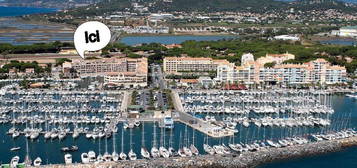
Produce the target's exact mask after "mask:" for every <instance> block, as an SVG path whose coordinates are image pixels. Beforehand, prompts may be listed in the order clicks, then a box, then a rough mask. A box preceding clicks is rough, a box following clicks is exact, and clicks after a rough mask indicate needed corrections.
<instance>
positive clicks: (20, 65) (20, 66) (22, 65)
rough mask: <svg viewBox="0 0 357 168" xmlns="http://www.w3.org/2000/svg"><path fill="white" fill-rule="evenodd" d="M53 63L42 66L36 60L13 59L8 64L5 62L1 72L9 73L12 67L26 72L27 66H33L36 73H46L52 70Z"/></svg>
mask: <svg viewBox="0 0 357 168" xmlns="http://www.w3.org/2000/svg"><path fill="white" fill-rule="evenodd" d="M50 67H51V65H47V67H45V68H42V67H41V66H39V65H38V63H37V62H36V61H33V62H19V61H11V62H10V63H8V64H5V65H4V66H2V68H0V73H9V71H10V69H16V70H18V71H19V72H25V71H26V69H27V68H33V69H34V72H35V73H44V72H51V68H50Z"/></svg>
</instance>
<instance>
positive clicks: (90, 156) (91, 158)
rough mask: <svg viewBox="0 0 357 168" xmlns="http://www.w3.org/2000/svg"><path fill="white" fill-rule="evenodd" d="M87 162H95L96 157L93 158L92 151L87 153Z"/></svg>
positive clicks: (93, 153)
mask: <svg viewBox="0 0 357 168" xmlns="http://www.w3.org/2000/svg"><path fill="white" fill-rule="evenodd" d="M88 160H89V162H90V163H94V162H95V161H96V160H97V157H96V156H95V152H94V151H89V152H88Z"/></svg>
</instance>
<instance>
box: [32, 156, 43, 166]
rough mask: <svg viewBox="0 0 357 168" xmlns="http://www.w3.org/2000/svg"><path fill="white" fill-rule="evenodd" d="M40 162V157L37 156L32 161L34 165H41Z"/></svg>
mask: <svg viewBox="0 0 357 168" xmlns="http://www.w3.org/2000/svg"><path fill="white" fill-rule="evenodd" d="M41 163H42V159H41V158H40V157H37V158H36V159H35V160H34V161H33V165H34V166H35V167H39V166H41Z"/></svg>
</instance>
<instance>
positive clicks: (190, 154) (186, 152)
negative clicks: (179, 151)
mask: <svg viewBox="0 0 357 168" xmlns="http://www.w3.org/2000/svg"><path fill="white" fill-rule="evenodd" d="M183 151H184V152H185V155H186V156H188V157H190V156H192V151H191V150H190V149H189V148H187V147H183Z"/></svg>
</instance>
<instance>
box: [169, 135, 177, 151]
mask: <svg viewBox="0 0 357 168" xmlns="http://www.w3.org/2000/svg"><path fill="white" fill-rule="evenodd" d="M169 154H170V156H175V155H176V151H175V149H174V148H173V147H172V129H170V139H169Z"/></svg>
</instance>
